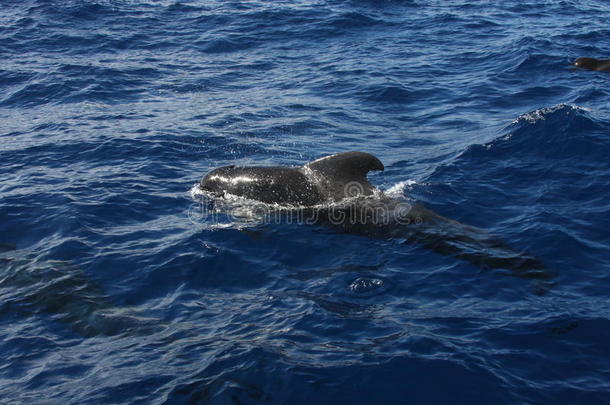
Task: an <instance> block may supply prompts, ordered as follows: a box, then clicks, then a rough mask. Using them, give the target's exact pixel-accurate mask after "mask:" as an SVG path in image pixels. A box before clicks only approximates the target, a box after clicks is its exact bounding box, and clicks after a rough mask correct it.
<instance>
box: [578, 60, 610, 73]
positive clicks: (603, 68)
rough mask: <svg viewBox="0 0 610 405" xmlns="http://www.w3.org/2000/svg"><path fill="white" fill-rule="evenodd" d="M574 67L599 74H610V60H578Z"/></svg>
mask: <svg viewBox="0 0 610 405" xmlns="http://www.w3.org/2000/svg"><path fill="white" fill-rule="evenodd" d="M574 66H576V67H579V68H582V69H588V70H595V71H598V72H610V59H595V58H578V59H576V60H575V61H574Z"/></svg>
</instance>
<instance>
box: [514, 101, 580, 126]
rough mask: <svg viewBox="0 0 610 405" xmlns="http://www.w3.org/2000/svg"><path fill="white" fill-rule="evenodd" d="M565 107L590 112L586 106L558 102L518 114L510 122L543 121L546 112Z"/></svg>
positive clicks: (549, 112)
mask: <svg viewBox="0 0 610 405" xmlns="http://www.w3.org/2000/svg"><path fill="white" fill-rule="evenodd" d="M564 108H567V109H569V110H580V111H586V112H591V109H590V108H586V107H581V106H579V105H574V104H559V105H556V106H554V107H545V108H539V109H537V110H534V111H532V112H529V113H526V114H521V115H520V116H518V117H517V119H516V120H514V121H513V122H512V124H516V123H518V122H519V121H527V122H529V123H531V124H533V123H535V122H538V121H543V120H545V119H546V116H547V115H548V114H551V113H553V112H555V111H557V110H561V109H564Z"/></svg>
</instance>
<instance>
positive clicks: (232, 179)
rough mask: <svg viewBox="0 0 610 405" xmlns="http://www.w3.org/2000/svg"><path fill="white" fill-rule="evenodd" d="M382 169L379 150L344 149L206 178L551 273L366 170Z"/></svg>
mask: <svg viewBox="0 0 610 405" xmlns="http://www.w3.org/2000/svg"><path fill="white" fill-rule="evenodd" d="M375 170H379V171H382V170H384V166H383V164H382V163H381V161H380V160H379V159H378V158H376V157H375V156H373V155H371V154H368V153H364V152H345V153H338V154H335V155H331V156H326V157H323V158H321V159H318V160H315V161H312V162H310V163H307V164H306V165H304V166H300V167H286V166H271V167H261V166H252V167H236V166H224V167H220V168H217V169H215V170H213V171H211V172H210V173H208V174H207V175H205V176H204V177H203V179H202V180H201V182H200V185H199V186H200V188H201V190H203V191H204V192H206V193H209V194H211V195H212V196H214V197H216V198H224V197H226V196H227V195H233V196H238V197H243V198H246V199H249V200H255V201H259V202H262V203H266V204H273V205H270V206H269V207H270V208H273V207H274V206H277V205H279V206H281V207H284V208H288V210H292V211H295V212H296V211H298V212H299V213H301V214H302V213H303V212H305V213H306V216H307V217H308V218H313V219H314V220H315V221H314V222H315V223H318V224H323V225H327V226H331V227H333V228H337V229H340V230H341V231H344V232H348V233H353V234H360V235H366V236H369V237H375V238H403V239H404V240H405V241H406V242H416V243H419V244H421V245H423V246H425V247H427V248H429V249H431V250H433V251H435V252H437V253H440V254H443V255H453V256H456V257H459V258H461V259H464V260H467V261H469V262H471V263H474V264H475V265H477V266H480V267H486V268H498V269H507V270H509V271H510V272H511V274H513V275H516V276H519V277H524V278H532V279H540V280H549V279H550V278H552V276H551V274H550V272H549V271H548V270H547V269H546V267H545V266H544V265H543V264H542V263H541V262H540V260H538V259H537V258H536V257H534V256H532V255H530V254H527V253H521V252H517V251H515V250H514V249H512V248H511V247H509V246H507V245H506V244H505V243H504V242H502V241H501V240H499V239H498V238H496V237H494V236H493V235H490V234H489V233H487V232H486V231H484V230H482V229H479V228H476V227H473V226H469V225H466V224H463V223H460V222H457V221H454V220H452V219H449V218H446V217H443V216H441V215H438V214H436V213H434V212H433V211H431V210H429V209H427V208H425V207H424V206H423V205H421V204H409V203H407V202H406V201H404V200H399V199H396V198H391V197H389V196H387V195H385V194H384V193H383V192H381V191H380V190H378V189H376V188H375V187H374V186H373V185H371V184H370V182H369V181H368V179H367V178H366V175H367V173H368V172H370V171H375Z"/></svg>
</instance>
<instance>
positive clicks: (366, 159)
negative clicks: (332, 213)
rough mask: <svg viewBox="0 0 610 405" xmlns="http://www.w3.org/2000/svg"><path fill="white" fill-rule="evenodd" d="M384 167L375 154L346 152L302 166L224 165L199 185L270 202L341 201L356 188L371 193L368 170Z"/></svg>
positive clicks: (301, 203) (202, 187)
mask: <svg viewBox="0 0 610 405" xmlns="http://www.w3.org/2000/svg"><path fill="white" fill-rule="evenodd" d="M383 169H384V167H383V164H382V163H381V162H380V161H379V159H377V158H376V157H375V156H373V155H370V154H368V153H364V152H345V153H339V154H336V155H332V156H326V157H324V158H321V159H318V160H315V161H313V162H310V163H308V164H306V165H305V166H301V167H283V166H272V167H235V166H224V167H220V168H218V169H215V170H213V171H211V172H210V173H209V174H207V175H206V176H205V177H204V178H203V179H202V180H201V183H200V187H201V189H202V190H205V191H208V192H210V193H212V194H215V195H217V196H223V195H224V194H227V193H228V194H232V195H237V196H241V197H246V198H249V199H252V200H258V201H262V202H265V203H269V204H280V205H291V206H314V205H319V204H323V203H328V202H337V201H341V200H343V199H344V198H346V197H348V196H350V197H351V196H354V195H353V194H351V195H348V194H350V193H351V192H354V191H355V192H356V193H357V195H372V194H373V193H374V190H375V188H374V187H373V186H372V185H371V184H370V183H369V182H368V180H367V179H366V174H367V173H368V172H369V171H371V170H383Z"/></svg>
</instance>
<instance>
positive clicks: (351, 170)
mask: <svg viewBox="0 0 610 405" xmlns="http://www.w3.org/2000/svg"><path fill="white" fill-rule="evenodd" d="M303 168H304V169H305V170H306V171H311V173H312V175H313V176H314V177H315V178H316V180H317V183H318V184H320V185H323V186H322V188H323V189H324V190H322V191H323V192H324V194H326V195H327V196H328V197H329V198H330V199H332V200H333V201H340V200H342V199H344V198H346V197H355V196H358V195H371V194H373V191H374V190H375V189H374V187H373V186H372V185H371V183H369V181H368V180H367V178H366V175H367V173H368V172H370V171H372V170H383V169H384V167H383V163H381V161H380V160H379V159H377V158H376V157H375V156H373V155H371V154H369V153H364V152H345V153H338V154H336V155H331V156H326V157H323V158H321V159H318V160H314V161H313V162H310V163H308V164H306V165H305V166H303Z"/></svg>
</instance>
